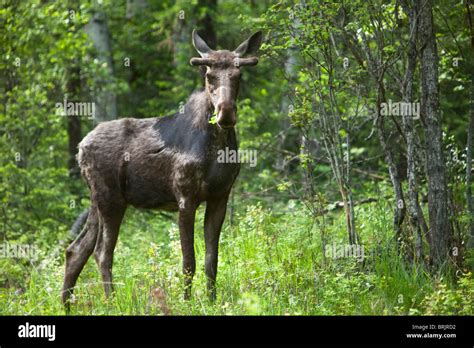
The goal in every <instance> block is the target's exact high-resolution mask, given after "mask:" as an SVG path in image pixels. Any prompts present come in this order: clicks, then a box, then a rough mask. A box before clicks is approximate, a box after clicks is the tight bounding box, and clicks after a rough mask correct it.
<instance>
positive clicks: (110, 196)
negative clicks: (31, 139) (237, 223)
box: [62, 30, 262, 310]
mask: <svg viewBox="0 0 474 348" xmlns="http://www.w3.org/2000/svg"><path fill="white" fill-rule="evenodd" d="M261 42H262V32H261V31H259V32H256V33H255V34H253V35H251V36H250V37H249V38H248V39H247V40H245V41H244V42H242V43H241V44H240V45H239V46H238V47H237V48H236V49H235V50H234V51H228V50H213V49H211V48H209V46H208V44H207V43H206V42H205V41H204V40H203V39H202V38H201V37H200V36H199V34H198V33H197V32H196V30H194V31H193V33H192V43H193V46H194V48H195V49H196V51H197V52H198V53H199V55H200V57H195V58H192V59H191V60H190V63H191V65H193V66H199V67H200V68H201V70H202V72H203V74H204V79H205V87H204V89H202V90H200V91H197V92H194V93H192V94H191V96H190V97H189V99H188V101H187V102H186V104H185V106H184V110H183V109H181V110H180V112H177V113H175V114H173V115H170V116H164V117H157V118H147V119H134V118H122V119H118V120H113V121H108V122H102V123H100V124H99V125H97V127H96V128H95V129H94V130H92V131H91V132H90V133H89V134H88V135H87V136H86V137H85V138H84V139H83V140H82V141H81V143H80V144H79V146H78V148H79V150H78V154H77V160H78V163H79V167H80V169H81V174H82V176H83V178H84V180H85V181H86V183H87V185H88V187H89V190H90V201H91V206H90V208H89V211H88V213H86V214H87V215H86V216H84V217H83V220H85V223H84V227H83V228H82V230H81V232H80V233H79V235H78V236H77V237H76V239H75V240H74V241H73V242H72V243H71V245H70V246H69V247H68V248H67V250H66V266H65V268H66V269H65V275H64V284H63V289H62V302H63V304H64V305H65V307H66V310H69V306H70V302H71V301H70V300H71V296H72V293H73V289H74V286H75V284H76V281H77V278H78V277H79V274H80V273H81V271H82V269H83V267H84V265H85V263H86V262H87V260H88V258H89V256H90V255H91V254H92V252H94V258H95V260H96V262H97V265H98V267H99V271H100V274H101V278H102V282H103V286H104V290H105V295H106V297H109V295H110V294H111V292H112V291H113V283H112V263H113V254H114V249H115V245H116V243H117V238H118V234H119V230H120V225H121V223H122V219H123V216H124V214H125V211H126V209H127V206H128V205H132V206H134V207H137V208H144V209H162V210H166V211H177V212H178V227H179V235H180V242H181V251H182V255H183V264H182V267H183V274H184V282H185V284H184V289H185V290H184V299H189V298H190V296H191V284H192V279H193V276H194V273H195V269H196V260H195V253H194V222H195V215H196V209H197V208H198V206H199V205H200V204H201V203H203V202H206V211H205V217H204V239H205V272H206V277H207V291H208V295H209V297H210V299H211V300H212V301H215V299H216V276H217V258H218V244H219V236H220V232H221V228H222V224H223V221H224V218H225V214H226V207H227V200H228V198H229V193H230V191H231V189H232V186H233V184H234V181H235V179H236V178H237V176H238V174H239V170H240V165H239V163H219V161H217V157H218V156H217V153H218V151H219V150H223V149H225V148H226V147H228V148H229V149H230V150H234V151H237V149H238V144H237V139H236V134H235V129H234V127H235V125H236V123H237V107H236V99H237V96H238V92H239V82H240V77H241V71H240V68H241V67H242V66H253V65H256V64H257V63H258V58H257V57H256V56H255V53H256V52H257V51H258V49H259V48H260V45H261ZM249 55H250V56H249ZM214 120H215V121H214Z"/></svg>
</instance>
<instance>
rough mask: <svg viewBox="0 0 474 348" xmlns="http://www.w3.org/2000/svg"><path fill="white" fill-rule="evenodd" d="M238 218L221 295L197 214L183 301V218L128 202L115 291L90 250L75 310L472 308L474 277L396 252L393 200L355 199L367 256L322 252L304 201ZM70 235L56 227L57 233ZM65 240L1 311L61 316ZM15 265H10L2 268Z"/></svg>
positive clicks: (224, 239) (336, 234)
mask: <svg viewBox="0 0 474 348" xmlns="http://www.w3.org/2000/svg"><path fill="white" fill-rule="evenodd" d="M239 207H240V209H237V211H236V213H235V214H236V215H235V216H234V219H233V221H234V223H235V225H233V226H231V225H230V224H229V222H228V221H226V222H225V224H224V228H223V231H222V236H221V243H220V253H219V272H218V298H217V301H216V302H215V303H211V302H210V301H209V300H208V298H207V295H206V277H205V273H204V241H203V232H202V224H203V220H202V219H203V215H204V214H203V212H204V210H203V209H200V211H199V212H198V215H197V221H196V233H195V235H196V237H195V238H196V242H195V248H196V258H197V271H196V275H195V278H194V282H193V296H192V299H191V300H189V301H184V300H183V281H182V275H181V253H180V246H179V237H178V236H179V234H178V229H177V226H176V224H175V223H174V222H172V221H171V220H166V219H163V218H161V217H158V216H156V215H153V214H150V213H143V212H139V211H137V210H133V209H130V210H129V212H128V213H127V216H126V218H125V223H124V224H123V227H122V231H121V234H120V237H119V242H118V245H117V248H116V252H115V258H114V282H115V289H116V291H115V293H114V295H113V296H112V297H111V298H109V299H108V300H106V299H105V296H104V292H103V289H102V285H101V284H100V277H99V274H98V271H97V267H96V265H95V262H94V261H93V258H91V259H90V260H89V262H88V264H87V265H86V267H85V269H84V271H83V272H82V274H81V276H80V278H79V281H78V284H77V288H76V291H75V304H74V305H73V306H72V313H71V314H77V315H91V314H93V315H161V314H171V315H359V314H360V315H387V314H397V315H399V314H423V313H427V314H472V313H473V309H472V308H473V307H474V306H473V297H474V296H473V295H474V293H473V291H474V290H473V289H474V282H473V281H472V278H471V277H470V274H467V275H465V276H463V277H461V280H460V281H459V284H456V282H455V281H452V280H447V278H445V277H444V278H443V277H433V276H432V275H430V274H429V273H428V272H427V271H426V270H425V269H424V268H423V267H422V266H419V265H416V264H413V263H411V262H409V261H407V260H405V259H404V258H403V257H401V256H399V255H398V253H397V252H396V250H395V243H394V241H393V238H392V234H393V233H392V229H391V212H390V209H389V208H388V207H387V206H384V205H381V204H368V205H364V206H360V207H357V216H358V217H359V218H358V225H359V226H358V230H359V233H360V234H361V238H362V241H363V247H364V259H363V260H358V259H356V258H354V257H343V258H338V259H333V258H324V257H323V251H322V247H321V241H320V235H319V231H318V227H317V226H318V225H317V224H313V223H312V222H311V220H310V219H309V218H308V216H309V214H308V212H307V211H305V209H304V207H302V206H300V205H298V204H290V205H288V206H287V207H285V212H284V213H275V212H274V213H272V211H271V210H270V209H267V208H264V207H263V206H262V205H260V204H257V205H251V206H243V205H242V204H240V205H239ZM326 221H328V224H329V225H328V226H326V229H327V231H328V236H329V238H330V240H329V241H328V242H329V244H332V243H337V244H338V245H342V244H345V243H346V232H345V225H344V217H343V216H342V215H341V214H339V213H338V212H335V213H332V215H331V216H330V217H329V218H328V219H326ZM64 237H65V235H64V234H63V235H61V236H58V239H60V238H64ZM63 249H64V245H63V244H60V245H59V246H58V245H57V246H51V248H50V249H48V250H43V253H42V256H41V260H40V261H41V262H37V263H35V264H32V265H29V266H26V267H23V268H22V272H23V273H22V274H23V279H24V282H23V283H22V284H19V285H17V286H14V287H8V288H2V289H0V314H2V315H23V314H34V315H60V314H64V311H63V308H62V306H61V303H60V289H61V285H62V277H63V267H64V265H63V264H64V257H63V252H62V250H63ZM3 271H5V272H8V269H5V270H3Z"/></svg>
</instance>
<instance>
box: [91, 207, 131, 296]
mask: <svg viewBox="0 0 474 348" xmlns="http://www.w3.org/2000/svg"><path fill="white" fill-rule="evenodd" d="M124 214H125V206H123V207H119V208H117V207H114V209H113V213H112V212H111V211H110V210H107V213H105V212H104V213H103V212H102V211H100V214H99V215H100V217H99V218H100V232H99V235H98V236H97V243H96V245H95V249H94V257H95V260H96V262H97V265H98V266H99V271H100V275H101V277H102V283H103V284H104V290H105V296H106V297H109V295H110V293H111V292H112V291H113V283H112V264H113V257H114V249H115V245H116V244H117V239H118V234H119V230H120V224H121V223H122V219H123V215H124Z"/></svg>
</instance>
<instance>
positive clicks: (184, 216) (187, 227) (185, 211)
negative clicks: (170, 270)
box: [178, 202, 197, 300]
mask: <svg viewBox="0 0 474 348" xmlns="http://www.w3.org/2000/svg"><path fill="white" fill-rule="evenodd" d="M180 206H181V207H180V209H179V223H178V225H179V236H180V240H181V252H182V253H183V274H184V299H185V300H189V299H190V298H191V284H192V282H193V277H194V273H195V271H196V258H195V256H194V220H195V216H196V208H197V207H196V206H195V205H194V204H193V205H185V204H184V202H183V203H180Z"/></svg>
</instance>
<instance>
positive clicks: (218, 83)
mask: <svg viewBox="0 0 474 348" xmlns="http://www.w3.org/2000/svg"><path fill="white" fill-rule="evenodd" d="M261 43H262V32H261V31H258V32H256V33H255V34H253V35H252V36H250V37H249V38H248V39H247V40H245V41H244V42H242V43H241V44H240V45H239V46H238V47H237V48H236V49H235V50H233V51H227V50H218V51H215V50H213V49H211V48H209V46H208V45H207V43H206V42H205V41H204V40H203V39H202V38H201V37H200V36H199V35H198V33H197V32H196V30H194V31H193V45H194V48H196V51H197V52H198V53H199V55H200V56H201V57H200V58H192V59H191V61H190V63H191V65H195V66H205V67H206V72H205V86H206V88H205V90H206V93H207V95H208V98H209V100H210V101H211V103H212V106H213V108H214V113H215V114H216V121H217V125H218V126H219V127H221V128H224V129H226V128H233V127H234V126H235V124H236V122H237V107H236V99H237V96H238V94H239V82H240V76H241V75H240V67H242V66H248V65H256V64H257V63H258V58H257V57H255V56H250V57H244V56H246V55H252V54H255V53H256V52H257V51H258V49H259V47H260V44H261Z"/></svg>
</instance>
